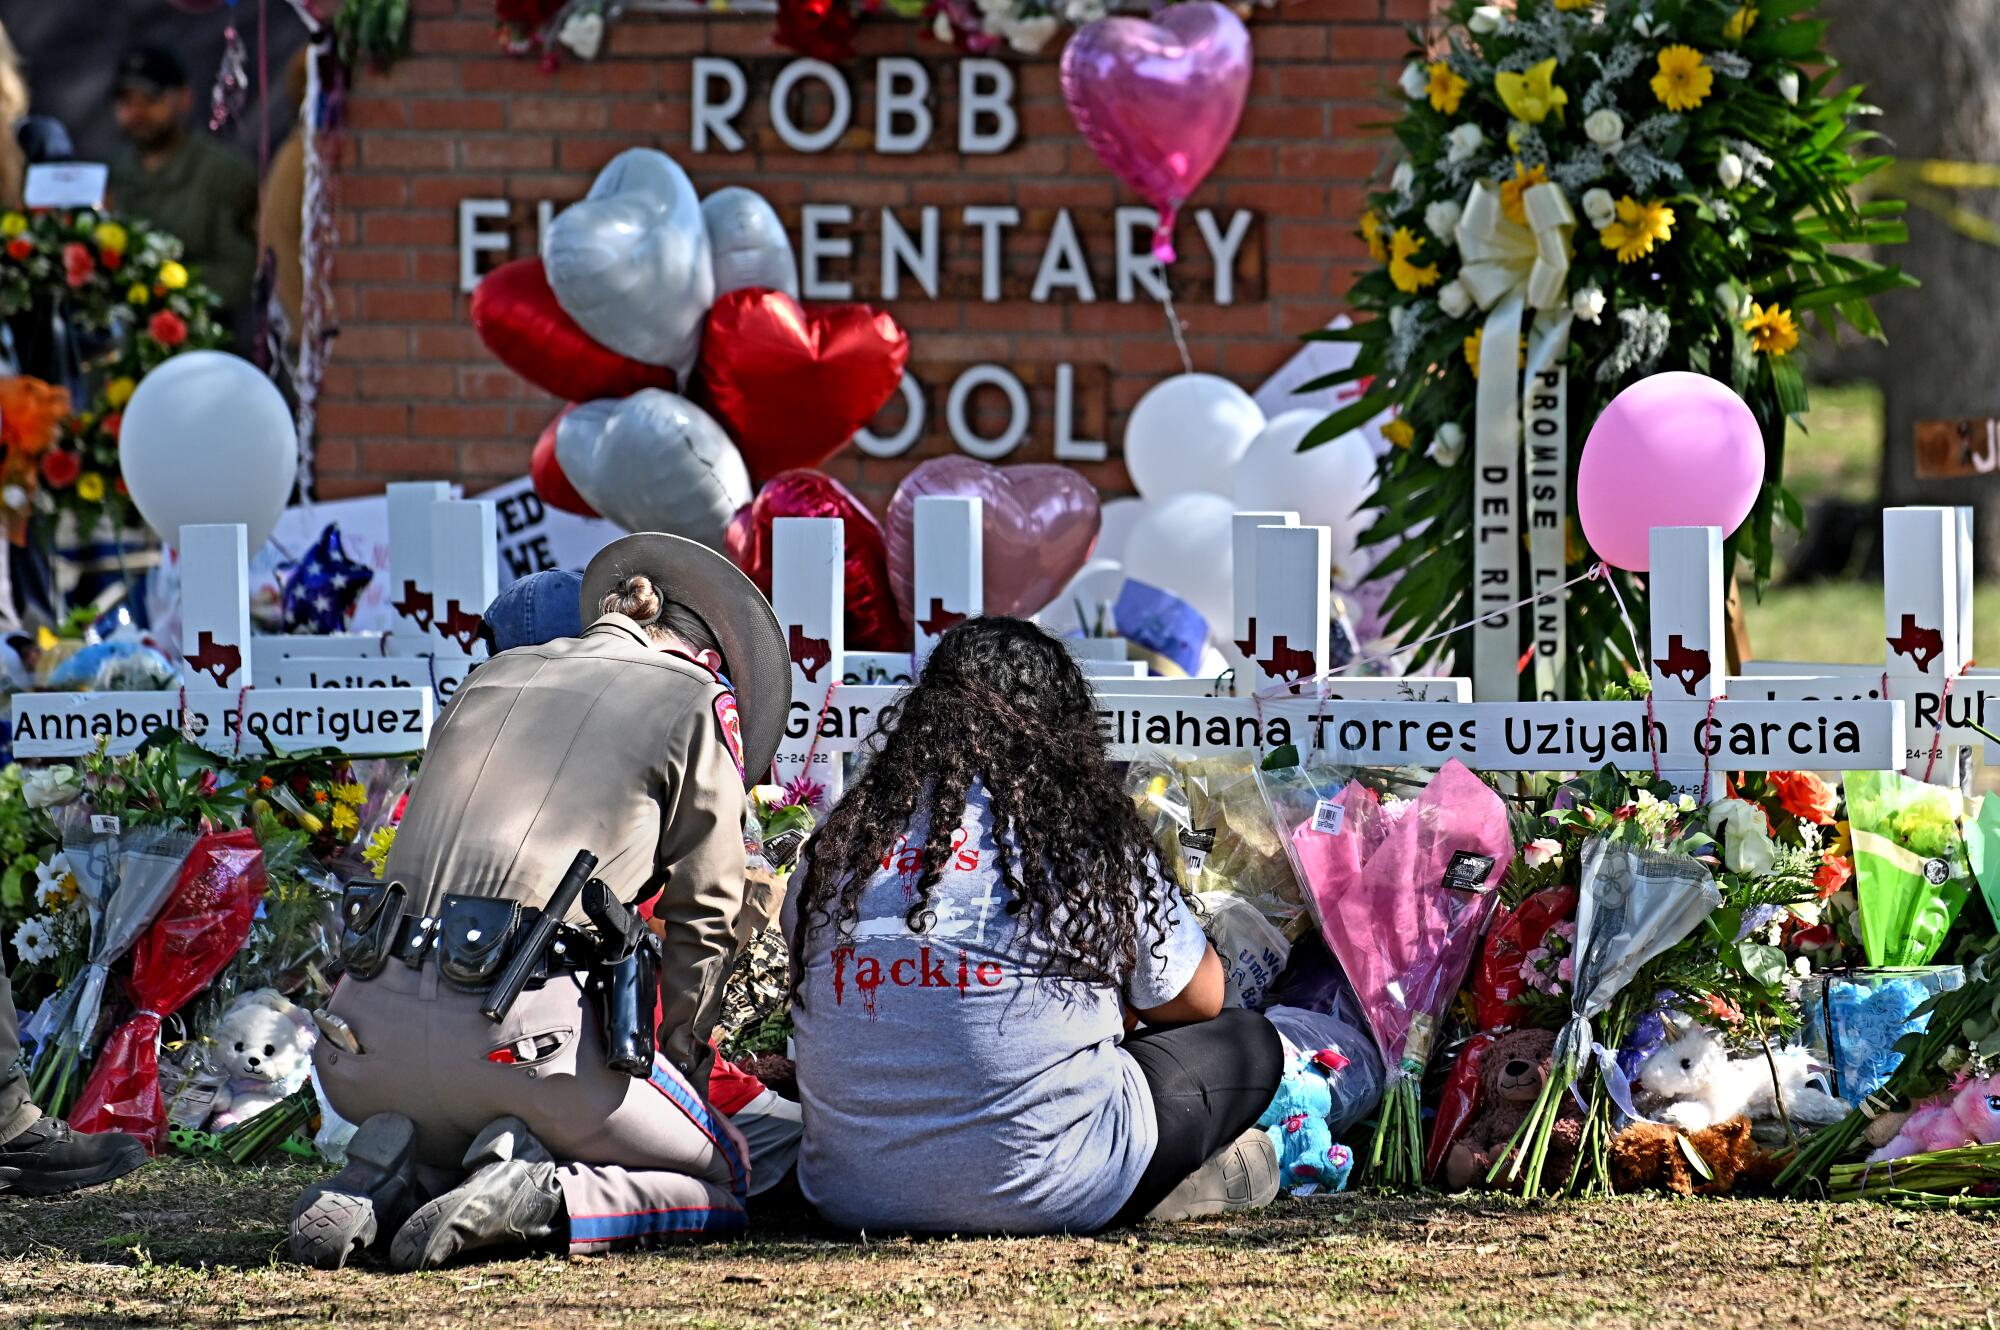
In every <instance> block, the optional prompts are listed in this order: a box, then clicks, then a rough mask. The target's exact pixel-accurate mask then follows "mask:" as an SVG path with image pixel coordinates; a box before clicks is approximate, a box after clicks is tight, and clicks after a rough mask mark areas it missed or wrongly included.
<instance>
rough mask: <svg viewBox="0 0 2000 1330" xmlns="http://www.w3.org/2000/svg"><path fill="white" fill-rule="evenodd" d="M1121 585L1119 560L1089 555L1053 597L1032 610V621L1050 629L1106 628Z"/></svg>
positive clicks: (1086, 632) (1122, 576)
mask: <svg viewBox="0 0 2000 1330" xmlns="http://www.w3.org/2000/svg"><path fill="white" fill-rule="evenodd" d="M1124 585H1125V566H1124V565H1123V564H1121V563H1119V562H1118V561H1117V560H1116V559H1098V558H1093V559H1091V561H1090V562H1089V563H1086V564H1085V565H1083V567H1081V568H1079V569H1077V571H1076V576H1075V577H1072V578H1070V579H1069V584H1068V585H1067V586H1065V587H1064V588H1063V589H1062V590H1061V591H1058V592H1057V593H1056V596H1055V599H1053V600H1051V601H1050V602H1049V603H1048V604H1046V605H1044V606H1042V608H1041V609H1040V610H1038V611H1037V612H1036V614H1035V616H1034V617H1035V622H1036V623H1038V624H1040V625H1041V626H1042V627H1044V628H1046V629H1048V630H1049V631H1050V632H1052V633H1063V634H1069V633H1079V634H1084V635H1092V634H1096V633H1099V632H1110V631H1112V629H1111V607H1112V606H1114V605H1116V604H1117V603H1118V592H1119V589H1120V588H1121V587H1123V586H1124ZM1100 618H1101V619H1102V620H1103V622H1102V624H1101V625H1100V623H1099V622H1098V620H1099V619H1100Z"/></svg>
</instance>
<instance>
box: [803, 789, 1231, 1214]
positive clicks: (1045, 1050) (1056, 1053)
mask: <svg viewBox="0 0 2000 1330" xmlns="http://www.w3.org/2000/svg"><path fill="white" fill-rule="evenodd" d="M991 823H992V819H991V814H990V813H989V811H988V808H987V802H986V792H985V791H984V790H983V789H982V788H980V787H979V786H977V785H975V786H974V787H973V789H972V791H971V793H970V794H969V795H968V797H967V799H966V809H965V818H964V821H963V823H962V825H961V829H960V831H959V833H958V834H957V835H956V836H955V837H954V843H955V844H956V846H957V848H956V850H955V851H954V852H953V855H952V859H951V862H950V864H949V865H948V867H947V869H946V871H945V873H944V876H943V877H942V878H941V879H940V880H939V882H938V884H937V886H936V888H935V889H934V890H933V891H932V893H931V909H932V910H933V911H934V913H935V915H936V921H935V922H934V923H933V924H931V925H930V926H929V927H928V928H927V929H926V930H925V931H924V932H923V933H922V934H916V933H913V932H911V931H910V928H909V925H908V924H907V923H906V922H905V914H906V913H907V911H908V910H909V907H910V905H911V903H912V901H913V900H914V895H913V893H914V889H915V886H916V880H917V875H918V871H919V868H918V864H919V856H920V854H921V852H922V847H923V843H924V837H925V832H924V827H923V825H922V819H921V817H920V818H919V820H918V824H917V825H914V826H912V827H911V828H910V829H909V831H908V832H907V833H906V834H905V835H904V836H902V837H901V838H900V839H898V840H897V841H896V842H895V843H894V845H892V847H891V848H890V850H889V852H888V854H887V855H885V856H884V861H883V862H884V867H883V868H881V869H880V870H878V871H877V872H876V874H875V876H874V877H873V878H872V879H870V881H869V883H868V885H867V887H866V888H865V889H864V890H863V893H862V896H861V900H860V903H859V909H858V912H857V916H856V918H855V919H854V920H853V921H852V922H851V923H850V924H849V925H847V926H846V928H845V929H844V930H842V931H841V932H839V933H836V932H835V931H834V929H833V928H832V927H828V928H824V929H821V930H819V931H817V932H815V933H814V934H813V936H812V938H811V939H810V940H809V941H808V944H807V946H806V949H805V955H804V956H803V958H802V960H803V963H804V969H805V975H804V983H803V985H802V989H801V991H802V994H803V997H804V1002H803V1003H802V1004H801V1005H800V1006H799V1008H798V1009H797V1010H795V1012H794V1014H793V1019H794V1037H795V1041H796V1045H797V1047H796V1053H797V1058H798V1071H799V1089H800V1095H801V1101H802V1103H803V1105H804V1109H805V1142H804V1147H803V1150H802V1152H801V1155H800V1159H799V1184H800V1186H801V1188H802V1189H803V1190H804V1192H805V1195H806V1198H807V1199H808V1200H809V1201H811V1202H812V1204H813V1205H814V1206H815V1207H816V1208H817V1209H818V1210H819V1212H820V1213H821V1214H822V1215H824V1216H825V1217H826V1218H827V1219H828V1220H829V1221H830V1222H832V1223H835V1224H838V1225H841V1226H842V1227H846V1228H855V1229H861V1228H869V1229H878V1230H914V1231H920V1232H948V1233H1062V1232H1070V1233H1086V1232H1092V1231H1095V1230H1097V1229H1100V1228H1102V1227H1103V1226H1104V1225H1105V1224H1106V1223H1108V1222H1110V1220H1111V1218H1112V1217H1113V1216H1114V1215H1115V1214H1117V1212H1118V1209H1119V1207H1120V1206H1122V1205H1123V1204H1124V1203H1125V1201H1126V1199H1127V1198H1128V1197H1130V1196H1131V1194H1132V1189H1133V1188H1134V1187H1135V1186H1137V1185H1138V1182H1139V1175H1140V1174H1141V1173H1142V1172H1144V1171H1145V1167H1146V1165H1147V1163H1148V1162H1149V1161H1150V1160H1151V1159H1152V1157H1153V1149H1154V1146H1155V1145H1156V1144H1157V1142H1158V1126H1157V1124H1156V1123H1155V1121H1154V1119H1153V1102H1152V1098H1151V1096H1150V1095H1149V1094H1148V1093H1147V1091H1146V1084H1145V1079H1144V1077H1143V1076H1142V1075H1141V1074H1140V1071H1139V1066H1138V1064H1137V1063H1136V1062H1134V1061H1133V1060H1132V1058H1131V1057H1130V1056H1129V1055H1128V1054H1127V1053H1126V1052H1125V1051H1124V1050H1123V1049H1122V1048H1120V1047H1119V1046H1118V1043H1119V1040H1120V1038H1121V1037H1122V1036H1123V1034H1124V1029H1125V1026H1124V1020H1123V1013H1122V1011H1121V1009H1120V1005H1119V999H1120V997H1121V995H1122V996H1123V998H1124V1000H1125V1001H1126V1002H1129V1003H1130V1004H1131V1005H1133V1006H1135V1007H1140V1008H1150V1007H1157V1006H1160V1005H1162V1004H1164V1003H1167V1002H1170V1001H1172V1000H1173V999H1174V998H1175V997H1176V996H1178V995H1179V993H1180V991H1181V990H1182V989H1183V988H1185V987H1187V984H1188V982H1189V981H1190V980H1191V979H1193V978H1194V973H1195V969H1196V967H1197V966H1199V965H1200V963H1201V958H1202V952H1203V949H1204V948H1205V947H1206V945H1207V938H1206V937H1204V936H1203V934H1202V931H1201V925H1200V924H1199V923H1197V922H1196V921H1195V918H1194V916H1193V915H1192V913H1191V912H1189V911H1188V910H1187V909H1185V908H1184V907H1183V906H1182V904H1181V901H1180V897H1179V893H1177V892H1174V891H1172V890H1170V889H1166V888H1162V887H1160V886H1158V885H1157V884H1146V885H1145V886H1144V887H1143V888H1142V889H1143V890H1146V891H1148V892H1159V893H1161V896H1162V900H1161V904H1162V906H1163V908H1162V909H1161V910H1160V911H1159V914H1160V917H1161V918H1162V920H1163V921H1164V927H1162V928H1155V927H1153V926H1151V925H1150V924H1149V923H1148V922H1147V912H1146V911H1145V910H1143V909H1142V910H1141V913H1140V930H1139V964H1138V967H1137V969H1136V971H1135V972H1134V973H1133V974H1131V975H1128V976H1127V977H1126V979H1125V981H1124V983H1123V984H1122V985H1121V987H1120V988H1117V989H1114V988H1112V987H1110V986H1109V985H1086V984H1076V983H1069V984H1065V983H1063V982H1062V981H1060V980H1054V981H1051V980H1048V979H1044V978H1042V977H1041V976H1042V974H1043V973H1044V971H1045V970H1046V969H1047V968H1048V966H1047V964H1046V959H1047V956H1048V942H1047V940H1046V939H1045V938H1042V937H1039V936H1035V935H1034V934H1033V933H1032V932H1031V931H1030V930H1029V929H1027V928H1025V927H1021V926H1018V924H1017V920H1016V918H1015V916H1013V915H1010V914H1008V913H1007V909H1006V907H1007V903H1008V901H1009V899H1010V896H1011V892H1010V891H1009V889H1008V887H1007V883H1006V880H1005V879H1004V878H1003V877H1002V876H1001V874H1000V871H999V867H998V861H997V856H996V854H995V851H994V843H993V836H992V830H991ZM794 917H795V915H794V907H793V905H792V904H790V903H789V902H788V903H787V904H786V907H785V926H786V931H787V935H788V936H789V935H790V933H791V928H792V925H793V920H794Z"/></svg>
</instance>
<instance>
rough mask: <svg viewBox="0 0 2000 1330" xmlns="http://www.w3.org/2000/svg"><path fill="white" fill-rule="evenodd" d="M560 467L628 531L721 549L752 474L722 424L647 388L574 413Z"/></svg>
mask: <svg viewBox="0 0 2000 1330" xmlns="http://www.w3.org/2000/svg"><path fill="white" fill-rule="evenodd" d="M556 462H557V464H558V465H560V466H561V467H562V472H563V475H565V476H567V477H568V478H569V482H570V484H571V485H574V486H575V487H576V492H577V493H578V494H581V495H582V496H583V497H584V499H585V501H586V502H588V503H589V504H590V506H591V507H593V508H595V509H596V510H597V511H598V512H600V513H602V514H603V515H604V516H605V517H607V518H609V519H610V520H611V521H613V522H616V523H617V524H618V525H619V526H622V527H624V528H625V529H626V530H627V531H665V532H667V533H669V534H670V535H676V536H686V537H687V538H688V539H690V540H698V541H700V542H701V543H702V544H704V545H707V546H709V547H710V548H711V549H716V550H720V549H722V548H723V533H724V531H726V530H727V529H728V526H729V519H730V518H731V517H732V516H734V515H735V513H736V510H737V509H738V508H741V507H742V506H743V505H744V504H746V503H748V502H750V495H751V490H750V472H749V469H748V468H747V467H745V466H744V465H743V456H742V454H741V453H739V452H737V451H736V445H735V444H733V443H731V442H730V441H729V436H728V435H727V434H725V433H724V432H723V429H722V426H720V425H718V424H716V423H715V420H714V418H713V417H711V416H710V415H709V414H708V413H707V412H706V411H704V410H702V409H701V408H700V407H698V406H696V405H695V404H694V403H693V402H690V401H688V400H687V399H686V398H685V397H682V396H680V395H679V394H677V393H670V392H665V391H662V390H661V389H658V388H646V389H642V390H641V391H639V392H636V393H633V394H632V395H631V396H630V397H627V398H623V399H620V398H604V399H601V400H599V401H595V402H584V403H582V404H580V405H578V406H574V407H571V408H570V411H569V414H567V415H565V416H564V417H563V418H562V420H561V422H560V423H559V424H558V425H557V426H556Z"/></svg>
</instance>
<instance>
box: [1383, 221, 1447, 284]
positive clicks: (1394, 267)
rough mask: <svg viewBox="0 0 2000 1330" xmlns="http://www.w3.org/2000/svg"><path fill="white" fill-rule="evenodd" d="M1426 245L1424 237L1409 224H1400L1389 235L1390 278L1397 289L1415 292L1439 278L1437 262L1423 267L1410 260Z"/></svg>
mask: <svg viewBox="0 0 2000 1330" xmlns="http://www.w3.org/2000/svg"><path fill="white" fill-rule="evenodd" d="M1423 247H1424V241H1423V237H1422V236H1419V235H1417V234H1415V233H1414V232H1412V231H1411V230H1410V228H1409V227H1407V226H1399V227H1397V228H1396V233H1395V234H1394V235H1392V236H1390V237H1389V280H1390V281H1391V282H1393V283H1395V286H1396V289H1397V290H1398V291H1402V292H1405V293H1415V292H1417V291H1421V290H1423V289H1424V288H1425V287H1427V286H1431V285H1434V284H1435V283H1436V282H1437V279H1438V269H1437V265H1436V264H1435V263H1427V264H1424V265H1422V266H1421V267H1420V266H1418V265H1417V264H1414V263H1412V262H1410V260H1411V259H1413V258H1415V257H1416V255H1417V251H1418V250H1420V249H1422V248H1423Z"/></svg>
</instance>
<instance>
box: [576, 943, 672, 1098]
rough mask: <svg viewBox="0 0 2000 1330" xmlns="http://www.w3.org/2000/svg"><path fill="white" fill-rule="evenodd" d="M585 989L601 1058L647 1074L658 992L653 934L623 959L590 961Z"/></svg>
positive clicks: (629, 1073)
mask: <svg viewBox="0 0 2000 1330" xmlns="http://www.w3.org/2000/svg"><path fill="white" fill-rule="evenodd" d="M589 991H590V1000H591V1005H592V1006H594V1007H596V1008H597V1023H598V1027H599V1029H600V1030H602V1031H603V1034H604V1061H605V1064H606V1065H607V1066H609V1067H610V1068H611V1069H612V1070H613V1071H622V1072H624V1073H625V1074H626V1075H627V1076H633V1077H638V1078H640V1079H642V1080H643V1079H644V1078H646V1077H648V1076H650V1075H652V1074H653V1052H654V1049H655V1048H656V1047H657V1041H658V1027H657V1025H656V1021H657V1018H658V1012H659V998H660V944H659V941H658V939H656V938H654V937H652V936H651V935H650V934H648V935H647V936H646V937H645V938H643V939H642V940H641V941H640V943H639V945H638V946H637V947H635V948H633V950H632V952H631V953H630V954H629V955H627V956H626V957H625V958H624V959H623V960H616V961H604V962H601V963H600V964H598V965H596V966H595V967H593V968H592V969H591V972H590V984H589Z"/></svg>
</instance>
